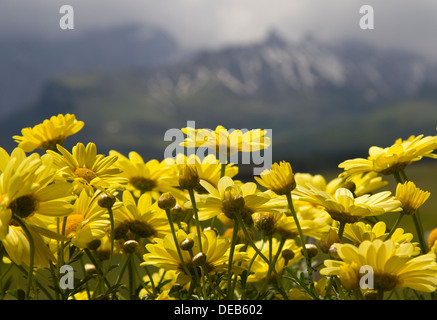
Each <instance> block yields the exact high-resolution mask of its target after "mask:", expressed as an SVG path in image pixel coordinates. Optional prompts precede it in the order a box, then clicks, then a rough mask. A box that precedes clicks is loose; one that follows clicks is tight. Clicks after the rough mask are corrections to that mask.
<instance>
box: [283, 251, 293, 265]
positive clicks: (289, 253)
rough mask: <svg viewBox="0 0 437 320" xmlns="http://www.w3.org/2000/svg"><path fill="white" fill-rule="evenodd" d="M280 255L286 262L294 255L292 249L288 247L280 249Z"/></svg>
mask: <svg viewBox="0 0 437 320" xmlns="http://www.w3.org/2000/svg"><path fill="white" fill-rule="evenodd" d="M281 255H282V257H283V258H284V259H285V261H287V262H288V261H290V260H291V259H293V258H294V257H295V254H294V252H293V250H290V249H284V250H282V252H281Z"/></svg>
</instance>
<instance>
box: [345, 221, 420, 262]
mask: <svg viewBox="0 0 437 320" xmlns="http://www.w3.org/2000/svg"><path fill="white" fill-rule="evenodd" d="M343 235H344V237H345V238H347V239H349V240H351V241H352V242H353V244H354V245H355V246H359V245H360V243H362V242H364V241H374V240H377V239H379V240H383V241H384V240H386V238H387V235H388V232H386V224H385V222H384V221H379V222H377V223H376V224H375V225H374V226H371V225H370V224H366V223H364V222H361V221H359V222H356V223H350V224H347V225H346V226H345V228H344V234H343ZM413 238H414V235H413V234H412V233H405V232H404V229H402V228H396V230H395V231H394V232H393V234H392V235H391V236H390V239H391V240H393V242H394V243H395V244H396V245H403V244H405V243H408V245H410V244H412V245H413V246H414V255H418V254H420V247H418V243H417V242H414V243H412V242H411V240H413ZM387 240H388V239H387Z"/></svg>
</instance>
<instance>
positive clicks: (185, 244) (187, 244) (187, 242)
mask: <svg viewBox="0 0 437 320" xmlns="http://www.w3.org/2000/svg"><path fill="white" fill-rule="evenodd" d="M193 246H194V240H193V239H190V238H186V239H184V240H182V242H181V249H182V250H185V251H189V250H191V249H192V248H193Z"/></svg>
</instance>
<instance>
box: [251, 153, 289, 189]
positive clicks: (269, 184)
mask: <svg viewBox="0 0 437 320" xmlns="http://www.w3.org/2000/svg"><path fill="white" fill-rule="evenodd" d="M255 180H256V181H257V182H258V183H259V184H260V185H262V186H263V187H265V188H267V189H269V190H272V191H273V192H275V193H276V194H278V195H284V194H288V193H290V192H291V191H292V190H294V188H296V181H295V179H294V174H293V170H292V169H291V165H290V163H289V162H286V161H281V162H280V163H279V164H278V163H274V164H273V165H272V169H271V170H268V169H266V170H264V172H262V173H261V175H260V177H259V178H258V177H255Z"/></svg>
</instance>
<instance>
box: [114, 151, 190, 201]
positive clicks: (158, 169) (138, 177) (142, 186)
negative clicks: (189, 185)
mask: <svg viewBox="0 0 437 320" xmlns="http://www.w3.org/2000/svg"><path fill="white" fill-rule="evenodd" d="M109 154H110V155H113V156H117V157H118V159H117V161H116V162H115V166H116V167H117V168H119V169H120V173H119V174H118V176H120V177H123V178H125V179H128V184H127V186H126V188H127V190H129V191H131V192H132V193H133V195H134V196H135V197H137V198H139V197H140V196H141V195H142V194H144V193H150V194H151V195H152V197H153V199H155V200H157V199H158V198H159V196H160V194H161V193H162V192H171V193H172V194H173V195H174V196H175V197H176V198H178V199H181V198H182V199H184V195H183V192H181V191H180V190H178V189H177V186H178V185H179V183H178V171H177V168H176V166H175V161H174V160H173V159H164V160H163V161H158V160H156V159H152V160H149V161H147V162H145V161H144V159H143V158H142V157H141V156H140V155H139V154H138V153H137V152H135V151H132V152H129V157H126V156H124V155H122V154H121V153H119V152H117V151H114V150H111V151H110V152H109Z"/></svg>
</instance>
